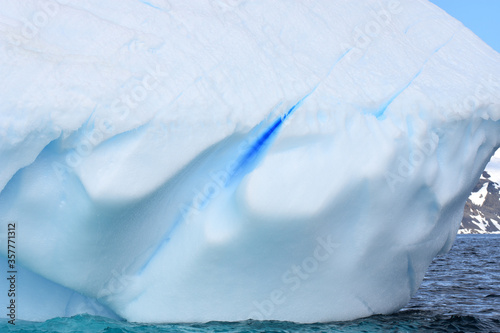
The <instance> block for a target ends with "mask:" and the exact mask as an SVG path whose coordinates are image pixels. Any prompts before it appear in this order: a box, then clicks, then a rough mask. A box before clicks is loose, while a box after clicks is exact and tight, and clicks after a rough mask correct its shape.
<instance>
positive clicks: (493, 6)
mask: <svg viewBox="0 0 500 333" xmlns="http://www.w3.org/2000/svg"><path fill="white" fill-rule="evenodd" d="M430 1H431V2H433V3H434V4H436V5H438V6H439V7H441V8H442V9H444V10H445V11H446V12H448V14H450V15H451V16H453V17H455V18H456V19H458V20H459V21H461V22H462V23H463V24H464V25H465V26H466V27H467V28H469V29H470V30H472V31H473V32H474V33H475V34H476V35H478V36H479V37H481V39H482V40H484V41H485V42H486V43H488V44H489V45H490V46H491V47H492V48H494V49H495V50H496V51H497V52H500V0H430Z"/></svg>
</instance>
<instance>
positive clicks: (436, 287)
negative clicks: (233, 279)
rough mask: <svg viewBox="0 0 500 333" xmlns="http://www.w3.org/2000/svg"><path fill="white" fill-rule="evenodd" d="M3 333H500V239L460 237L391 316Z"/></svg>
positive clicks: (107, 323)
mask: <svg viewBox="0 0 500 333" xmlns="http://www.w3.org/2000/svg"><path fill="white" fill-rule="evenodd" d="M0 332H61V333H63V332H64V333H66V332H85V333H86V332H109V333H114V332H117V333H118V332H181V333H182V332H186V333H188V332H248V333H256V332H500V235H481V236H479V235H463V236H458V238H457V240H456V242H455V244H454V246H453V248H452V250H451V251H450V253H449V254H448V255H446V256H444V257H440V258H436V259H435V260H434V262H433V263H432V265H431V266H430V267H429V270H428V272H427V275H426V278H425V280H424V282H423V283H422V286H421V287H420V290H419V291H418V293H417V294H416V295H415V297H414V298H413V299H412V300H411V302H410V303H409V304H408V306H407V307H406V308H404V309H402V310H401V311H399V312H398V313H396V314H393V315H388V316H373V317H370V318H364V319H359V320H355V321H350V322H337V323H325V324H308V325H304V324H295V323H288V322H257V321H245V322H237V323H218V322H212V323H206V324H166V325H145V324H135V323H129V322H123V321H116V320H111V319H106V318H100V317H93V316H87V315H83V316H76V317H72V318H55V319H52V320H48V321H46V322H43V323H35V322H25V321H19V322H18V323H17V324H16V325H15V326H12V325H8V324H7V323H6V321H0Z"/></svg>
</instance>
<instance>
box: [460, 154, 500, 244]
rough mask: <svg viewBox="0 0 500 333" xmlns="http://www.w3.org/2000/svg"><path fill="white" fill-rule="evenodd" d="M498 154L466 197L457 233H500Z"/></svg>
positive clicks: (499, 161) (499, 159) (499, 160)
mask: <svg viewBox="0 0 500 333" xmlns="http://www.w3.org/2000/svg"><path fill="white" fill-rule="evenodd" d="M499 155H500V153H498V152H497V154H496V155H495V156H494V157H493V158H492V160H491V162H490V164H489V165H488V167H487V168H486V171H485V172H483V174H482V175H481V178H480V179H479V182H478V183H477V185H476V187H475V188H474V190H473V191H472V193H471V195H470V197H469V199H467V203H466V204H465V207H464V217H463V219H462V224H461V225H460V230H459V231H458V233H459V234H488V233H500V185H499V180H498V176H499V168H498V165H499V164H500V158H499Z"/></svg>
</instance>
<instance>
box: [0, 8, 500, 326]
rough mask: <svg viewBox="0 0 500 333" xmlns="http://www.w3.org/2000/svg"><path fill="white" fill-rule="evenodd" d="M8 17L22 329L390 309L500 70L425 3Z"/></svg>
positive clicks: (440, 223) (421, 252) (488, 135)
mask: <svg viewBox="0 0 500 333" xmlns="http://www.w3.org/2000/svg"><path fill="white" fill-rule="evenodd" d="M1 2H2V3H1V7H2V13H1V14H0V29H1V31H2V32H1V34H0V57H1V62H0V72H1V74H2V75H1V79H0V80H1V83H2V84H1V87H2V89H1V92H0V96H1V98H0V140H1V141H0V161H1V164H0V190H1V193H0V224H1V229H0V237H1V238H0V239H1V246H0V251H1V254H2V257H1V258H0V261H1V265H2V266H1V268H2V272H3V273H6V272H7V271H12V270H15V272H16V273H12V274H14V275H16V274H17V275H16V279H15V283H14V287H15V292H16V298H15V302H16V304H17V308H16V311H17V312H16V316H17V317H16V318H17V319H19V318H21V319H27V320H44V319H47V318H52V317H56V316H68V315H73V314H77V313H84V312H87V313H91V314H98V315H104V316H118V317H121V318H125V319H127V320H131V321H139V322H191V321H196V322H200V321H210V320H223V321H236V320H245V319H249V318H250V319H273V320H290V321H296V322H318V321H331V320H348V319H354V318H359V317H363V316H369V315H372V314H386V313H391V312H395V311H397V310H398V309H400V308H401V307H403V306H404V305H405V304H406V303H407V302H408V300H409V299H410V297H411V296H412V295H413V294H414V293H415V292H416V290H417V289H418V287H419V284H420V282H421V281H422V279H423V276H424V274H425V271H426V269H427V267H428V265H429V264H430V262H431V261H432V259H433V258H434V257H435V256H436V255H439V254H443V253H445V252H446V251H448V250H449V248H450V247H451V245H452V243H453V241H454V238H455V235H456V233H457V230H458V227H459V225H460V220H461V217H462V211H463V206H464V203H465V201H466V199H467V196H468V194H469V193H470V191H471V189H472V188H473V187H474V185H475V184H476V182H477V179H478V178H479V176H480V174H481V172H482V170H483V169H484V167H485V165H486V164H487V162H488V160H489V159H490V157H491V155H492V154H493V152H494V151H495V149H496V148H498V147H499V146H500V130H499V129H500V81H499V79H500V55H499V54H498V53H496V52H495V51H493V50H492V49H491V48H490V47H489V46H487V45H486V44H485V43H484V42H482V41H481V40H480V39H479V38H478V37H476V36H475V35H474V34H472V33H471V32H470V31H469V30H468V29H466V28H465V27H464V26H463V25H462V24H461V23H460V22H458V21H456V20H455V19H453V18H451V17H450V16H448V15H447V14H446V13H445V12H444V11H442V10H441V9H439V8H438V7H436V6H434V5H432V4H430V3H429V2H427V1H426V0H401V1H395V0H384V1H375V0H349V1H347V0H342V1H321V0H310V1H302V2H295V1H294V2H290V1H285V0H277V1H273V2H268V1H266V2H264V1H258V0H257V1H245V0H240V1H238V0H214V1H189V2H186V1H180V0H171V1H166V0H150V1H149V2H146V1H132V0H127V1H123V2H120V4H119V5H118V4H117V3H116V2H111V1H102V0H99V1H97V0H91V1H85V2H80V1H73V0H64V1H63V0H49V1H46V2H44V3H43V4H42V3H41V2H38V1H34V0H32V1H23V2H22V3H21V2H15V1H1ZM13 224H15V233H14V234H9V233H8V228H9V225H13ZM8 237H14V238H12V239H13V240H15V256H16V257H15V263H13V265H14V266H12V267H7V263H8V261H7V256H8V255H10V254H11V253H8V239H9V238H8ZM1 281H2V282H1V286H0V287H1V290H2V293H1V295H2V296H1V297H0V300H1V303H2V304H3V305H2V306H4V305H8V304H10V303H9V302H10V301H11V298H10V296H7V294H6V293H5V292H3V291H6V290H8V289H9V288H10V287H9V286H11V284H10V282H9V281H8V280H6V279H2V280H1Z"/></svg>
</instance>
